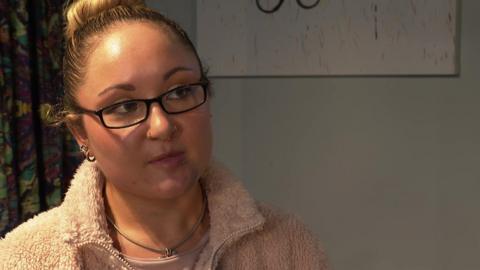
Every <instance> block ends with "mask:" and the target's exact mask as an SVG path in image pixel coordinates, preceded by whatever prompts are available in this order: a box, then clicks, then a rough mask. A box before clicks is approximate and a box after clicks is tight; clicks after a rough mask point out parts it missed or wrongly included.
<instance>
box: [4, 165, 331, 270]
mask: <svg viewBox="0 0 480 270" xmlns="http://www.w3.org/2000/svg"><path fill="white" fill-rule="evenodd" d="M201 181H202V182H203V183H202V184H203V187H204V188H205V191H206V194H207V199H208V210H209V215H210V238H209V242H208V244H207V245H206V246H205V248H204V250H203V251H202V252H201V254H200V256H199V259H198V261H197V262H196V264H195V269H223V270H229V269H272V270H273V269H275V270H282V269H285V270H286V269H302V270H303V269H316V270H324V269H327V263H326V257H325V254H324V252H323V250H322V249H321V248H320V247H319V245H318V242H317V240H316V239H315V238H314V237H313V235H312V234H311V233H310V232H309V231H308V230H307V229H306V228H305V226H304V225H303V224H302V223H301V222H299V221H298V220H297V219H296V218H294V217H292V216H291V215H286V214H283V213H280V212H278V211H276V210H272V209H271V208H269V207H266V206H264V205H262V204H258V203H256V202H255V201H254V200H253V199H252V198H251V197H250V196H249V194H248V193H247V191H246V190H245V188H244V187H243V186H242V184H241V183H240V182H239V181H237V180H235V179H234V178H233V177H232V176H231V175H230V173H229V172H228V171H227V170H225V169H223V168H222V167H221V166H218V165H215V166H212V167H211V168H210V169H209V171H208V173H207V174H206V176H205V177H203V178H202V180H201ZM103 185H104V178H103V176H102V174H101V173H100V172H99V170H98V169H97V168H96V166H95V164H94V163H89V162H84V163H83V164H82V165H81V166H80V168H79V169H78V170H77V172H76V174H75V177H74V179H73V180H72V184H71V187H70V189H69V190H68V192H67V194H66V196H65V200H64V202H63V203H62V204H61V205H60V206H59V207H56V208H54V209H51V210H49V211H47V212H44V213H42V214H39V215H38V216H36V217H34V218H32V219H30V220H28V221H27V222H25V223H23V224H22V225H20V226H18V227H17V228H16V229H15V230H13V231H12V232H10V233H9V234H7V235H6V237H5V238H4V239H2V240H0V269H66V270H67V269H133V267H131V266H130V265H129V264H128V263H127V262H126V261H125V260H124V259H123V258H122V257H121V256H120V254H119V252H118V250H116V249H115V248H114V247H113V245H112V239H111V238H110V236H109V234H108V226H107V221H106V218H105V214H104V213H105V211H104V204H103V197H102V187H103Z"/></svg>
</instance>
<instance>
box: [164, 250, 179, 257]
mask: <svg viewBox="0 0 480 270" xmlns="http://www.w3.org/2000/svg"><path fill="white" fill-rule="evenodd" d="M175 253H176V252H175V250H174V249H170V248H165V257H171V256H173V255H175Z"/></svg>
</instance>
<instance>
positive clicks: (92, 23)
mask: <svg viewBox="0 0 480 270" xmlns="http://www.w3.org/2000/svg"><path fill="white" fill-rule="evenodd" d="M70 2H71V3H70V4H69V5H67V7H66V9H65V14H64V15H65V20H66V26H65V33H64V34H65V41H66V46H65V54H64V58H63V82H64V93H65V94H64V98H63V106H62V107H63V110H61V111H62V113H60V114H59V113H56V114H57V117H56V118H57V119H58V120H59V121H60V122H67V124H68V121H67V118H66V117H67V115H69V114H72V113H73V114H75V113H78V110H76V108H78V105H77V102H76V98H75V92H76V90H77V89H78V87H79V85H81V82H82V80H83V78H84V75H85V66H86V63H87V60H88V55H89V54H90V53H91V51H92V50H93V48H94V47H95V44H96V42H98V39H99V38H101V36H102V34H104V33H106V32H107V31H108V30H109V29H111V27H112V26H113V25H115V24H117V23H120V22H128V21H145V22H150V23H153V24H155V25H157V26H159V27H160V28H161V29H162V30H164V31H166V33H168V34H169V36H171V37H172V38H175V39H177V40H178V41H180V43H181V44H183V45H185V46H186V47H187V48H189V49H190V50H191V51H192V52H193V53H194V55H195V57H196V58H197V60H198V63H199V65H200V70H201V73H202V74H201V75H202V79H204V80H207V78H206V74H205V72H204V68H203V65H202V63H201V61H200V58H199V57H198V54H197V51H196V49H195V47H194V45H193V43H192V41H191V40H190V38H189V37H188V35H187V33H186V32H185V31H184V30H183V29H182V28H181V27H180V26H179V25H178V24H177V23H175V22H174V21H172V20H170V19H168V18H167V17H165V16H163V15H162V14H160V13H158V12H157V11H154V10H152V9H149V8H147V7H146V6H145V4H144V2H143V0H76V1H75V0H74V1H70Z"/></svg>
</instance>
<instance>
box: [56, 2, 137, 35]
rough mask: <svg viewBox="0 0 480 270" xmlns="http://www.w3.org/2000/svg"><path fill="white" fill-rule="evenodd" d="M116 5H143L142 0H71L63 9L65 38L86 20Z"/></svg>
mask: <svg viewBox="0 0 480 270" xmlns="http://www.w3.org/2000/svg"><path fill="white" fill-rule="evenodd" d="M117 6H145V3H144V1H143V0H73V1H71V3H70V4H69V5H68V6H67V7H66V9H65V20H66V27H65V36H66V37H67V39H70V38H72V37H73V34H74V33H75V31H76V30H77V29H79V28H80V27H81V26H82V25H83V24H85V22H86V21H88V20H89V19H91V18H94V17H96V16H97V15H99V14H100V13H102V12H103V11H105V10H108V9H111V8H114V7H117Z"/></svg>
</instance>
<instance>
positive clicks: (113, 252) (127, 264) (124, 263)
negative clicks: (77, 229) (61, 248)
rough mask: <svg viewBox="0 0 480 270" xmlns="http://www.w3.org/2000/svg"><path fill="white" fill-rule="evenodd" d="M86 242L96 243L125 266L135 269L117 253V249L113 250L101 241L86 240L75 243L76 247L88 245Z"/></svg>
mask: <svg viewBox="0 0 480 270" xmlns="http://www.w3.org/2000/svg"><path fill="white" fill-rule="evenodd" d="M88 244H92V245H96V246H97V247H101V248H103V249H105V250H106V251H107V252H108V253H110V255H112V256H114V257H115V258H116V259H117V260H119V261H120V262H121V263H123V265H124V266H125V267H127V268H128V269H129V270H135V268H133V267H132V266H131V265H130V263H129V262H127V260H125V259H124V258H122V256H120V255H119V253H118V251H116V250H114V249H113V248H112V247H110V246H109V245H107V244H105V243H102V242H99V241H88V242H85V243H82V244H79V245H77V248H78V247H81V246H85V245H88Z"/></svg>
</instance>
